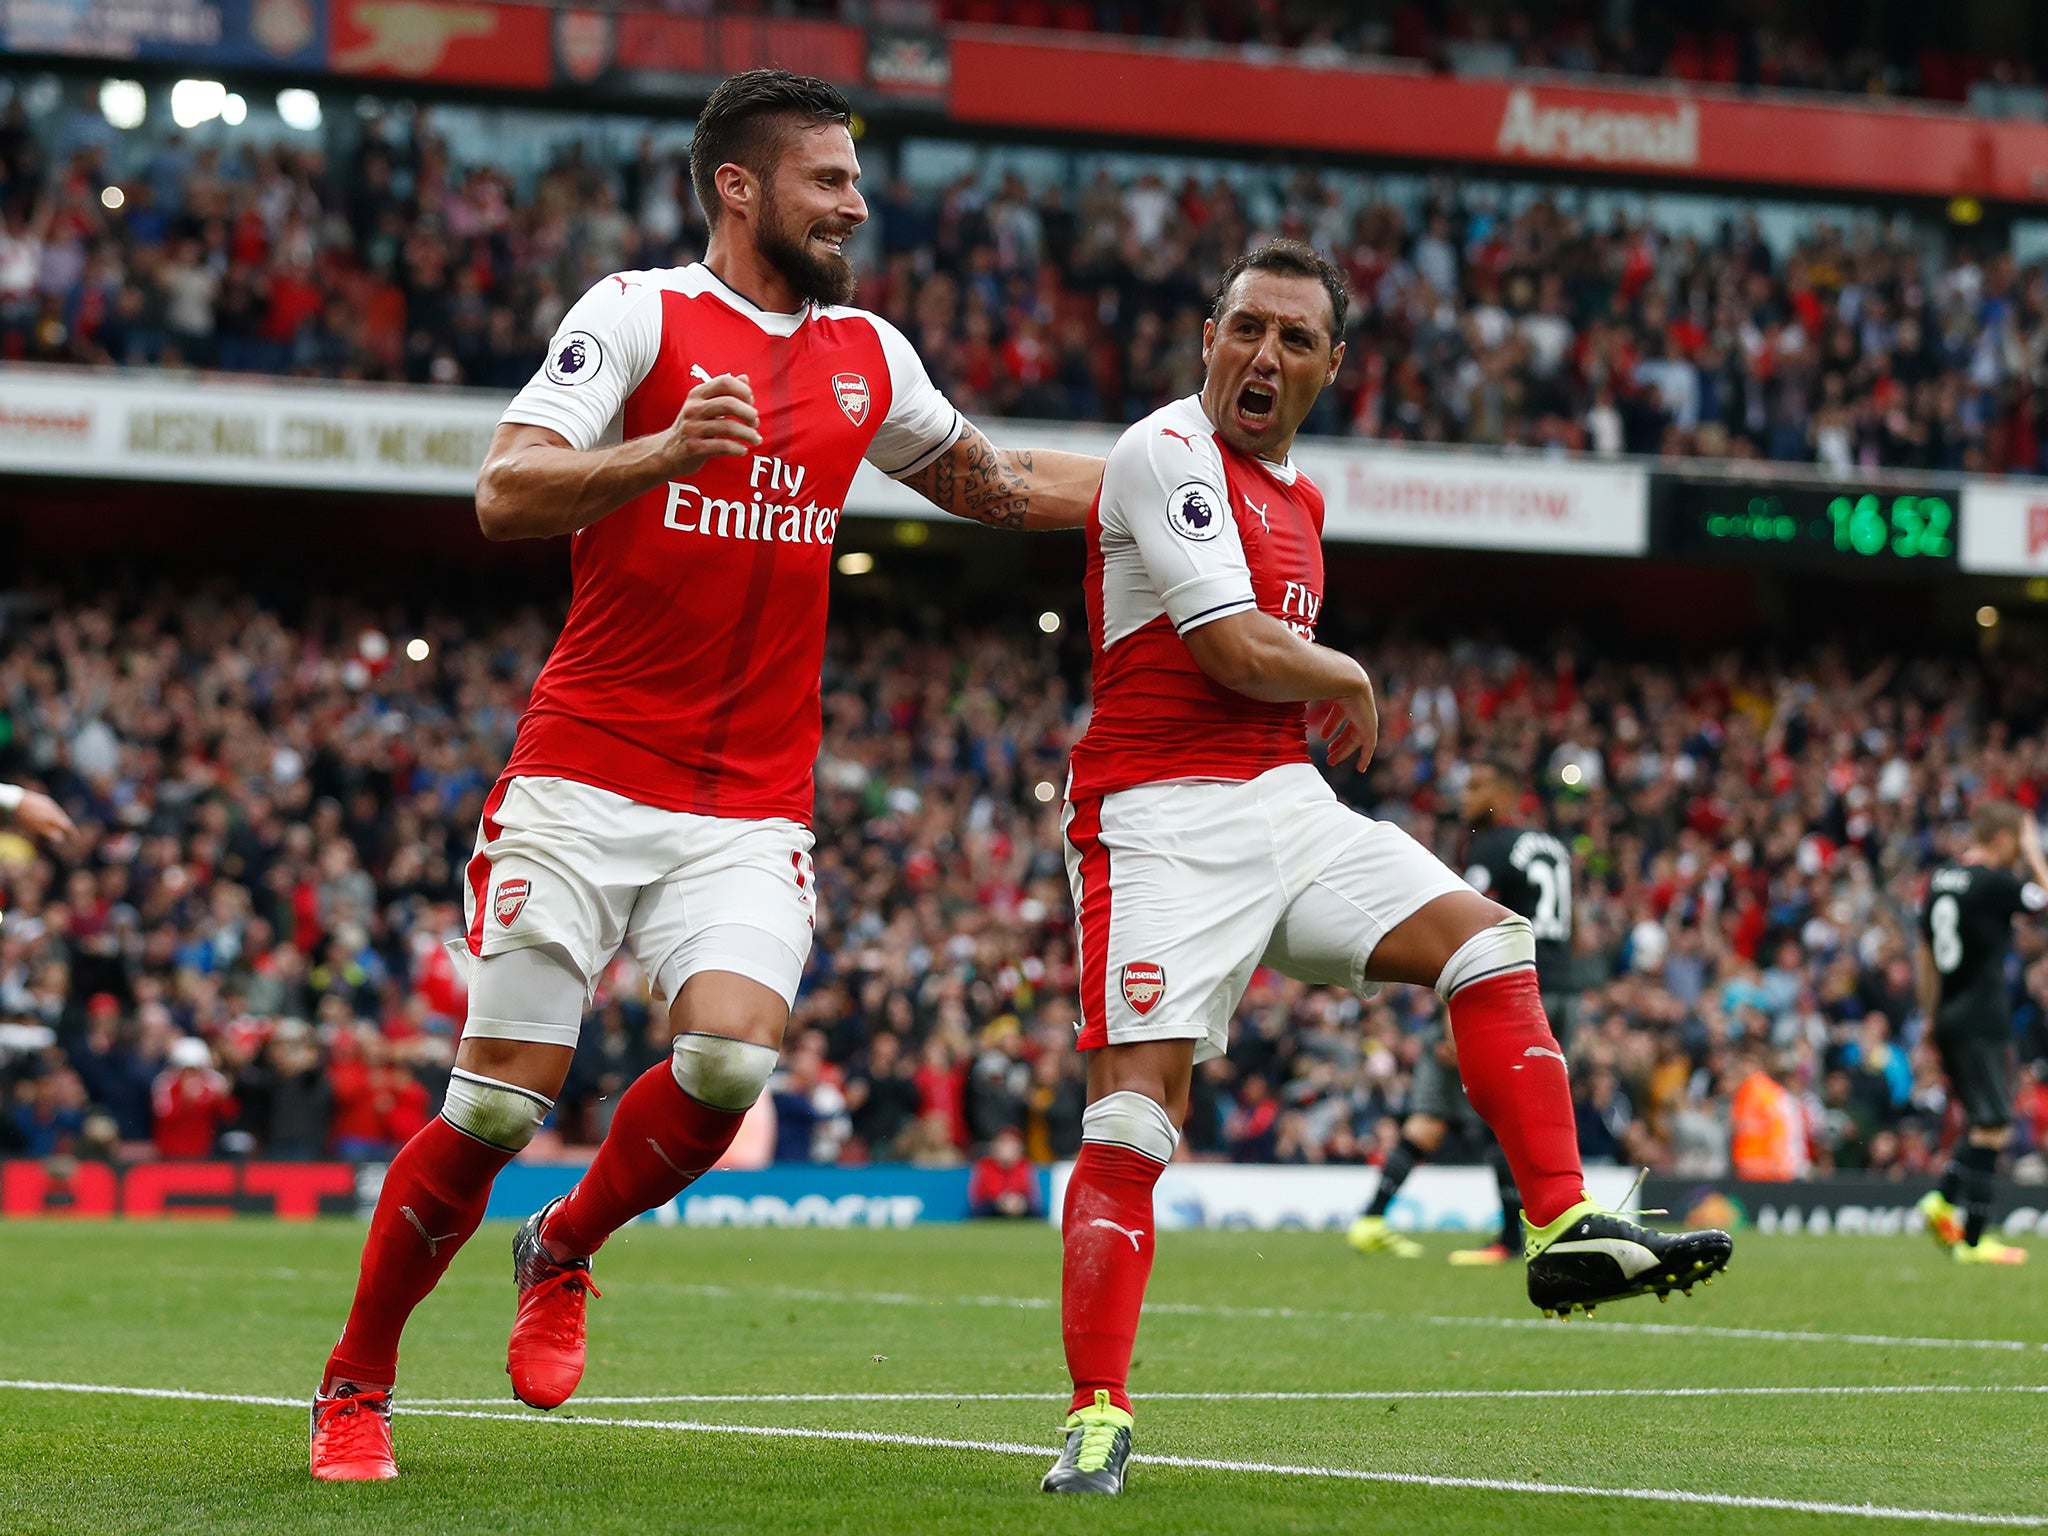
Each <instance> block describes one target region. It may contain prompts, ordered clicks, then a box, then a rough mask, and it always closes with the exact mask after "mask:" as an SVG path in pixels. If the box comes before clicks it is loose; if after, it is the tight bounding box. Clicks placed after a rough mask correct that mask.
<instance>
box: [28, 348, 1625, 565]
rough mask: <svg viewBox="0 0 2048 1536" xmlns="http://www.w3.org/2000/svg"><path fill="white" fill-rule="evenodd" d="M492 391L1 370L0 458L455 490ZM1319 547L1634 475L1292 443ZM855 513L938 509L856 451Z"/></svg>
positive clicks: (1458, 520)
mask: <svg viewBox="0 0 2048 1536" xmlns="http://www.w3.org/2000/svg"><path fill="white" fill-rule="evenodd" d="M504 408H505V397H504V396H503V395H500V394H486V393H483V392H481V391H464V390H446V391H438V390H410V389H404V388H374V387H360V386H358V387H354V388H350V387H346V386H335V385H315V384H306V385H295V384H280V383H269V384H255V383H244V382H240V381H233V382H230V381H225V380H220V379H217V378H209V379H206V380H204V381H203V382H201V383H199V384H198V386H197V387H194V383H193V381H191V380H189V379H180V378H176V377H172V376H167V375H148V374H113V373H96V372H88V371H85V370H78V369H61V368H19V367H18V368H6V367H0V472H13V473H18V474H40V475H83V476H90V477H94V478H115V479H145V480H161V481H171V482H190V483H197V484H230V485H276V486H286V487H303V488H306V489H317V490H344V491H346V490H356V491H382V492H394V493H402V494H410V495H423V496H460V497H467V496H469V495H470V494H471V493H472V492H473V491H474V490H475V488H476V472H477V469H478V467H479V466H480V465H481V464H482V463H483V460H484V453H485V451H486V449H487V448H488V447H489V444H490V439H491V433H492V432H493V431H494V430H495V429H496V427H497V422H498V416H499V414H500V413H501V412H502V411H503V410H504ZM984 425H985V426H987V428H988V430H989V433H990V435H991V436H992V437H993V438H994V439H995V440H996V441H997V442H1000V443H1006V444H1009V443H1014V444H1019V445H1025V444H1028V445H1031V446H1034V447H1039V448H1063V449H1067V450H1069V451H1072V452H1077V453H1096V454H1100V453H1106V452H1108V451H1109V449H1110V447H1111V446H1112V445H1114V443H1115V442H1116V438H1117V432H1116V429H1115V428H1113V427H1093V426H1069V425H1051V424H1048V423H1045V422H1001V421H999V422H990V423H984ZM1296 456H1297V458H1298V459H1299V461H1300V463H1301V465H1302V467H1303V468H1304V469H1305V470H1307V472H1308V473H1309V474H1310V475H1311V476H1312V477H1313V478H1314V479H1315V481H1316V483H1317V484H1318V485H1319V486H1321V487H1322V488H1323V492H1324V494H1325V496H1326V497H1327V499H1328V512H1329V516H1328V525H1327V528H1326V537H1327V538H1328V539H1330V540H1331V541H1332V542H1334V543H1378V544H1409V545H1418V546H1422V547H1425V548H1457V549H1505V550H1533V551H1549V552H1552V553H1557V554H1606V555H1639V554H1641V553H1642V552H1643V550H1644V548H1645V545H1646V540H1647V533H1646V528H1647V518H1648V511H1647V508H1648V504H1649V490H1648V484H1649V476H1648V474H1647V473H1646V472H1645V471H1643V470H1641V469H1638V468H1635V467H1632V466H1625V465H1613V464H1592V463H1561V462H1558V461H1556V460H1551V459H1534V458H1519V459H1496V458H1489V457H1486V456H1484V455H1480V454H1459V453H1447V452H1443V451H1440V450H1425V449H1397V448H1386V447H1376V446H1371V445H1367V444H1358V443H1341V442H1330V441H1322V442H1317V443H1313V444H1311V443H1309V442H1307V441H1304V442H1303V443H1302V444H1301V445H1300V446H1299V448H1298V449H1297V455H1296ZM844 510H845V512H846V513H847V514H848V515H850V516H854V517H886V518H941V517H944V516H945V515H946V514H944V513H942V512H940V511H938V510H937V509H936V508H935V507H933V506H932V505H931V503H930V502H928V501H926V500H925V499H924V498H923V497H921V496H919V495H917V494H916V493H915V492H914V491H910V490H906V489H905V488H904V487H902V486H900V485H898V484H896V483H895V482H894V481H892V480H890V479H888V478H887V477H886V476H884V475H883V474H881V473H880V472H879V471H878V470H876V469H874V468H873V467H872V466H871V465H866V464H863V465H862V466H861V468H860V471H859V473H858V474H857V475H856V476H855V477H854V483H853V487H852V489H851V490H850V491H849V492H848V494H847V501H846V507H845V509H844Z"/></svg>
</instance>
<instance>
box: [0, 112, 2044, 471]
mask: <svg viewBox="0 0 2048 1536" xmlns="http://www.w3.org/2000/svg"><path fill="white" fill-rule="evenodd" d="M5 110H6V114H7V117H6V126H5V127H0V358H11V359H25V360H30V361H44V362H72V363H89V364H98V365H114V366H125V367H156V368H165V367H168V368H179V367H196V368H201V369H214V370H221V371H227V372H268V373H289V374H296V375H301V376H308V377H331V378H342V379H367V380H391V381H409V382H412V383H415V384H425V385H457V384H467V385H473V386H480V387H485V388H490V389H495V390H500V391H510V390H512V389H514V388H516V387H517V386H518V385H519V384H521V383H523V382H524V381H525V379H526V378H528V377H529V376H530V375H531V373H532V370H533V368H534V366H535V363H536V360H537V358H538V355H539V351H540V348H541V346H542V344H543V343H544V341H545V339H546V337H547V336H548V335H549V334H550V332H551V331H552V329H553V326H554V324H555V322H556V321H557V320H558V319H559V318H560V316H561V313H562V312H563V310H564V309H565V308H566V307H567V305H568V303H569V302H570V301H571V300H573V298H574V297H575V296H576V295H577V294H579V293H581V292H582V291H583V290H584V288H586V287H587V286H588V285H589V283H590V282H592V281H594V280H596V279H597V278H599V277H601V276H603V275H604V274H605V273H606V272H609V271H614V270H621V269H627V268H632V267H635V266H650V265H654V266H658V265H667V264H670V263H672V262H677V261H682V260H688V259H692V258H694V257H695V255H696V254H698V253H699V252H700V251H701V249H702V230H701V226H700V225H699V224H698V222H697V218H696V214H695V212H694V205H693V204H692V202H691V199H690V197H689V195H688V190H687V178H686V177H685V176H684V175H683V174H682V171H681V164H680V159H679V154H680V151H679V150H678V149H676V148H674V147H673V146H672V145H666V144H658V143H657V142H656V140H655V139H654V138H652V137H649V138H646V139H643V140H642V142H641V143H640V144H639V146H638V148H637V150H636V151H629V152H627V153H624V154H622V155H619V156H617V157H614V158H605V157H603V156H602V155H601V154H600V153H598V152H595V151H587V150H586V147H585V146H584V144H583V143H582V142H581V141H574V142H566V143H565V142H561V141H549V146H550V147H548V148H547V149H546V150H545V151H544V150H543V148H542V146H541V145H539V144H536V145H535V146H533V147H532V148H531V149H529V151H528V153H529V154H530V155H531V156H534V157H536V158H539V157H541V156H542V155H543V153H545V154H547V155H548V156H549V158H545V159H541V160H540V163H537V164H536V165H535V166H534V168H533V171H532V173H531V174H530V175H527V176H523V177H522V176H520V175H518V174H515V173H514V172H512V171H510V170H507V169H505V168H504V167H503V165H493V164H486V163H482V162H481V161H478V160H476V159H474V158H466V156H471V155H473V153H475V152H479V151H480V149H481V145H480V144H479V143H477V142H476V135H475V134H474V132H469V133H466V134H463V135H461V138H462V140H463V143H464V144H465V145H466V146H467V147H466V148H464V149H462V150H461V152H458V149H457V148H455V147H451V140H450V138H449V137H448V136H446V135H444V134H442V133H441V132H439V131H438V130H437V127H436V119H435V117H434V115H433V114H432V113H430V112H426V111H422V112H421V113H419V114H418V115H417V116H414V117H412V118H411V119H410V121H409V122H407V123H398V122H394V121H388V120H386V119H383V118H376V119H373V120H372V121H371V122H370V123H369V124H368V125H367V126H366V128H365V130H364V132H363V133H362V135H361V136H360V140H359V143H358V145H357V147H356V149H355V150H354V152H353V154H352V156H351V157H350V158H349V159H348V160H347V161H346V163H329V162H328V161H327V160H326V159H325V158H324V156H323V154H322V153H320V152H318V151H315V150H310V149H304V148H294V147H291V146H289V145H288V144H285V143H282V142H280V143H272V144H269V145H263V146H260V147H259V146H256V145H250V146H247V147H244V148H242V149H240V150H238V151H235V152H233V153H225V154H224V153H223V152H222V151H221V150H220V149H219V148H218V147H217V146H212V145H206V146H188V145H186V144H184V143H182V142H181V141H179V140H178V139H177V138H176V136H175V135H173V136H171V137H169V138H167V139H162V140H158V141H155V142H154V143H153V144H151V145H150V146H149V147H147V149H146V150H145V149H141V148H137V147H133V146H130V147H126V148H121V147H119V146H116V147H115V148H110V147H109V145H108V143H107V141H106V139H105V136H104V134H102V135H101V136H100V137H99V138H96V139H90V140H89V141H87V142H76V141H79V140H80V139H81V135H82V133H83V130H82V129H80V128H79V126H78V125H77V124H76V123H75V122H72V123H70V125H69V126H66V124H65V120H64V119H63V115H62V114H50V115H49V120H48V121H46V122H45V123H44V125H43V126H44V131H43V132H42V133H40V134H39V133H37V132H34V131H31V125H30V122H29V120H28V118H27V117H26V115H25V114H24V112H23V110H22V106H21V100H20V97H19V95H18V94H17V95H16V97H15V98H14V100H13V101H12V102H11V103H10V105H9V106H8V107H7V108H6V109H5ZM567 122H569V120H568V119H560V120H559V123H561V124H566V123H567ZM66 144H71V145H72V146H73V147H70V148H68V149H67V148H65V147H64V146H65V145H66ZM490 148H491V150H492V152H494V153H497V152H499V151H501V150H502V149H503V148H504V146H502V145H498V144H492V145H491V146H490ZM504 158H510V157H509V156H508V157H504ZM892 158H893V159H894V160H895V161H896V162H897V171H898V174H896V175H895V176H893V177H889V176H886V175H883V174H877V175H875V176H873V177H871V178H870V179H871V180H872V181H874V182H875V183H877V185H876V187H875V188H874V196H873V209H874V217H873V220H872V223H871V227H870V229H869V231H868V232H867V234H866V235H865V237H864V242H863V246H862V252H861V254H862V256H863V258H864V260H865V261H866V262H867V264H868V268H869V270H868V273H867V276H866V278H865V281H864V285H863V289H862V294H863V302H864V303H866V304H868V305H870V306H871V307H873V308H876V309H878V310H879V311H881V312H882V313H883V314H885V315H887V316H889V318H891V319H892V320H894V321H896V323H897V324H898V325H899V326H900V327H901V328H902V329H903V330H904V331H905V332H906V333H907V334H909V335H910V336H911V337H912V338H913V339H914V340H915V341H916V342H917V343H918V345H919V348H920V351H921V352H922V354H923V356H924V357H925V359H926V361H927V363H928V364H929V366H930V368H931V370H932V372H933V374H934V376H935V377H936V378H937V379H938V381H939V382H940V383H941V385H942V386H944V387H945V388H946V389H947V390H948V391H949V393H950V394H951V395H952V397H953V398H954V399H956V400H957V401H959V402H960V404H961V405H962V406H963V407H964V408H966V409H968V410H969V411H971V412H976V413H980V414H1001V415H1009V416H1020V417H1038V418H1051V419H1063V420H1108V421H1127V420H1134V419H1136V418H1137V417H1139V416H1142V415H1144V414H1145V413H1146V412H1148V411H1150V410H1152V409H1154V408H1155V407H1156V406H1158V405H1159V404H1162V403H1163V402H1165V401H1166V400H1169V399H1172V398H1175V397H1177V396H1179V395H1182V394H1185V393H1187V392H1188V391H1189V389H1190V388H1191V386H1192V383H1193V381H1194V380H1195V379H1196V378H1197V377H1198V375H1199V370H1200V358H1199V340H1200V322H1201V318H1202V315H1203V313H1204V309H1205V303H1206V296H1207V294H1208V292H1209V291H1210V288H1211V287H1212V285H1213V283H1214V280H1215V277H1216V275H1217V274H1218V273H1219V272H1220V271H1221V269H1222V267H1223V266H1224V264H1225V263H1226V261H1227V260H1228V257H1229V255H1230V254H1231V253H1233V252H1235V251H1237V250H1240V249H1242V248H1243V247H1244V246H1245V245H1246V244H1247V242H1248V241H1250V240H1252V239H1255V238H1258V237H1260V236H1263V235H1270V234H1274V233H1281V234H1290V235H1295V236H1299V237H1302V238H1306V239H1309V240H1311V241H1313V242H1314V243H1316V244H1317V245H1318V246H1320V247H1322V248H1324V249H1327V250H1330V251H1332V252H1333V253H1336V254H1337V255H1338V256H1339V258H1340V259H1341V261H1342V263H1343V265H1344V266H1345V268H1346V270H1347V272H1348V274H1349V277H1350V280H1351V284H1352V287H1353V289H1354V291H1355V293H1356V296H1357V299H1358V302H1357V304H1356V306H1355V308H1354V311H1353V314H1354V323H1353V327H1352V331H1351V335H1350V338H1349V340H1350V352H1349V355H1348V357H1347V360H1346V362H1345V366H1344V370H1343V373H1342V375H1341V376H1340V378H1339V380H1338V383H1337V386H1336V387H1335V388H1334V389H1332V390H1330V391H1329V392H1327V393H1326V395H1325V396H1324V398H1323V400H1322V401H1321V402H1320V403H1319V405H1318V407H1317V412H1316V414H1315V416H1314V417H1312V418H1311V421H1310V423H1309V429H1310V430H1311V431H1314V432H1317V433H1321V434H1325V435H1353V436H1364V437H1373V438H1380V439H1385V440H1392V441H1404V440H1408V441H1423V442H1450V443H1476V444H1484V445H1496V446H1507V447H1525V448H1531V449H1539V450H1543V451H1550V452H1558V451H1586V452H1594V453H1600V454H1609V455H1611V454H1618V453H1622V452H1630V453H1654V454H1661V455H1664V456H1666V457H1700V458H1707V459H1723V458H1736V459H1744V458H1768V459H1775V460H1785V461H1798V462H1808V463H1819V464H1821V465H1824V466H1826V467H1828V468H1830V469H1833V470H1835V471H1838V472H1851V471H1853V470H1859V469H1866V468H1870V467H1875V466H1892V467H1906V468H1923V469H1924V468H1932V469H1947V470H1968V471H1984V472H1994V473H2008V472H2017V473H2037V472H2041V471H2042V470H2043V469H2048V447H2044V444H2048V423H2044V420H2043V410H2042V401H2043V399H2044V398H2048V394H2044V391H2043V389H2042V387H2041V386H2042V384H2043V382H2044V370H2048V277H2044V273H2043V270H2042V268H2041V267H2039V266H2038V265H2029V266H2025V267H2022V266H2021V265H2020V263H2019V262H2018V261H2017V260H2016V259H2015V257H2014V255H2013V253H2012V250H2011V248H2010V247H2009V246H2003V245H1999V244H1996V243H1994V242H1990V241H1983V240H1973V239H1970V238H1967V236H1956V235H1954V233H1953V232H1952V231H1950V230H1949V229H1948V228H1947V227H1946V226H1945V225H1943V224H1941V223H1939V222H1937V221H1934V220H1931V219H1929V218H1926V217H1924V216H1920V215H1913V214H1908V213H1903V212H1901V213H1896V214H1893V215H1890V216H1884V217H1880V216H1878V215H1876V214H1866V215H1857V216H1854V217H1853V221H1851V219H1850V217H1849V216H1847V215H1846V214H1845V211H1844V210H1841V209H1839V208H1824V207H1820V206H1817V205H1811V206H1809V205H1801V204H1778V205H1771V206H1766V207H1765V208H1763V209H1761V210H1759V209H1757V208H1755V207H1754V206H1751V205H1745V204H1738V203H1736V202H1734V201H1732V200H1724V201H1723V202H1722V203H1721V205H1720V206H1719V207H1717V208H1715V209H1714V210H1713V211H1712V212H1711V213H1710V214H1709V215H1708V216H1707V217H1705V218H1704V219H1703V218H1702V217H1701V215H1700V212H1699V209H1698V207H1697V206H1696V205H1694V206H1688V207H1680V206H1679V204H1678V203H1677V202H1674V201H1672V200H1664V201H1663V202H1660V201H1659V200H1658V199H1657V198H1655V197H1651V196H1642V195H1621V194H1618V193H1607V194H1603V193H1601V192H1599V191H1588V190H1587V189H1585V188H1571V187H1554V188H1538V187H1534V186H1530V185H1526V184H1509V183H1504V182H1496V181H1489V180H1484V179H1466V180H1458V179H1454V178H1448V177H1437V178H1423V177H1419V176H1415V175H1411V174H1398V175H1396V174H1385V175H1379V174H1373V173H1368V172H1363V171H1350V170H1339V169H1323V170H1292V171H1284V170H1280V169H1275V168H1263V167H1249V166H1245V165H1242V164H1226V163H1223V162H1214V163H1210V164H1206V165H1202V166H1200V167H1191V166H1189V165H1188V164H1187V163H1186V162H1185V161H1173V160H1164V159H1155V160H1151V161H1148V160H1146V159H1145V158H1144V157H1140V156H1119V157H1116V158H1115V163H1114V165H1112V164H1109V163H1101V162H1099V161H1098V163H1096V164H1095V165H1094V166H1093V168H1092V169H1090V168H1089V167H1088V166H1087V165H1086V164H1084V157H1082V156H1080V155H1076V154H1071V153H1067V154H1062V153H1057V152H1045V153H1044V154H1041V155H1039V156H1037V157H1035V158H1033V159H1032V161H1031V164H1030V167H1029V171H1030V174H1028V175H1027V174H1024V173H1022V172H1020V171H1019V170H1018V169H1015V168H1010V169H1004V168H1003V162H1002V160H1001V157H1000V156H997V155H991V154H980V153H977V152H976V151H974V150H973V149H972V148H971V147H969V146H966V145H961V144H950V143H945V142H939V141H933V142H929V143H919V142H916V141H913V142H911V143H908V144H906V145H903V146H901V147H900V148H899V149H898V150H897V152H896V153H895V154H894V155H893V156H892V155H890V154H888V153H886V152H884V153H880V154H871V156H870V159H871V161H873V160H881V161H882V162H883V163H884V164H886V163H887V162H888V161H889V160H890V159H892ZM955 165H963V166H964V168H962V169H958V170H952V171H950V172H949V171H948V170H947V169H946V168H947V167H950V166H955ZM110 200H111V201H116V202H118V203H119V205H120V206H119V207H109V206H107V204H108V202H109V201H110ZM1681 201H1682V200H1681Z"/></svg>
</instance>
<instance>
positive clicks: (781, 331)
mask: <svg viewBox="0 0 2048 1536" xmlns="http://www.w3.org/2000/svg"><path fill="white" fill-rule="evenodd" d="M682 279H683V281H682V287H683V291H684V292H685V293H689V294H693V295H694V294H705V293H708V294H710V295H711V296H712V297H713V298H715V299H717V300H719V301H720V302H722V303H723V304H724V305H725V306H726V307H727V308H728V309H734V310H737V311H738V312H739V313H741V314H743V315H745V316H746V317H747V318H748V319H749V320H751V321H753V322H754V324H756V325H758V326H759V327H761V329H762V330H764V331H766V332H767V333H768V334H769V335H770V336H794V335H795V334H796V333H797V330H798V329H799V328H800V327H801V326H802V325H803V323H804V322H805V321H806V320H808V319H810V318H811V311H812V310H813V309H814V308H816V306H815V305H813V304H811V303H809V302H808V301H807V302H806V303H805V304H804V307H803V308H802V309H799V310H797V311H796V312H795V313H794V314H783V313H782V312H781V311H779V310H773V309H763V308H762V307H761V306H760V305H758V304H756V303H755V302H754V301H753V300H752V299H750V298H748V297H747V296H746V295H745V294H744V293H741V292H740V291H739V289H737V288H735V287H733V286H732V284H730V283H728V282H727V281H725V279H724V278H722V277H720V276H719V275H718V274H717V273H716V272H714V271H712V270H711V269H710V268H709V267H707V266H705V265H704V263H703V262H701V261H693V262H691V263H690V264H689V265H688V266H687V267H685V268H683V271H682Z"/></svg>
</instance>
